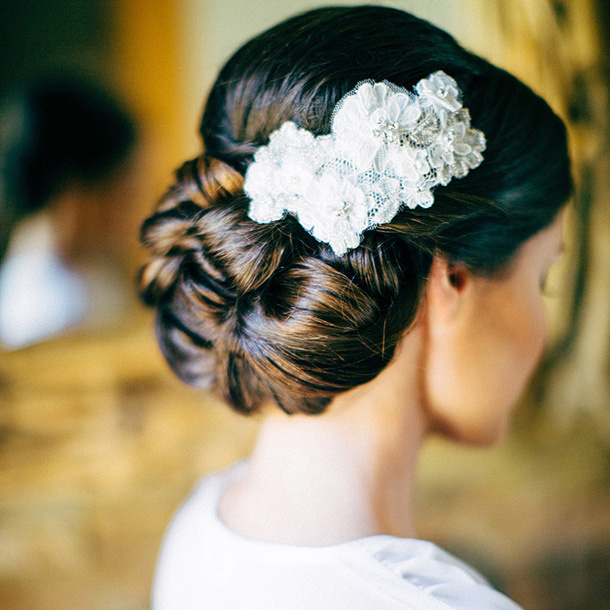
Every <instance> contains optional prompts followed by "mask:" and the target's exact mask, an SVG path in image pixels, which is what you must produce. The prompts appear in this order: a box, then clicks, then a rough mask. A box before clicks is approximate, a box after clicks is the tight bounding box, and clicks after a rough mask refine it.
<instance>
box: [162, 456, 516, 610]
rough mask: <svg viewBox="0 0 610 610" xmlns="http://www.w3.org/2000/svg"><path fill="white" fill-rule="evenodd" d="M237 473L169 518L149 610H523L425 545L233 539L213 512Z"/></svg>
mask: <svg viewBox="0 0 610 610" xmlns="http://www.w3.org/2000/svg"><path fill="white" fill-rule="evenodd" d="M244 467H245V464H244V463H240V464H238V465H236V466H234V467H232V468H231V469H230V470H228V471H226V472H223V473H218V474H213V475H210V476H208V477H206V478H205V479H203V480H202V481H201V482H200V483H199V485H198V486H197V488H196V489H195V491H194V493H193V494H192V495H191V497H190V498H189V499H188V500H187V501H186V502H185V504H184V505H183V506H182V508H181V509H180V510H179V511H178V513H177V514H176V516H175V517H174V519H173V521H172V523H171V525H170V527H169V530H168V532H167V534H166V537H165V541H164V543H163V548H162V550H161V555H160V558H159V563H158V566H157V574H156V579H155V584H154V591H153V609H154V610H195V609H197V610H199V609H206V610H207V609H209V610H242V609H243V610H257V609H261V610H263V609H264V610H334V609H341V610H343V609H345V610H372V609H375V610H378V609H379V610H394V609H396V610H398V609H399V608H400V609H402V610H404V609H413V610H447V609H449V608H452V609H459V610H520V606H518V605H517V604H515V603H514V602H512V601H510V600H509V599H508V598H507V597H505V596H504V595H502V594H501V593H498V592H497V591H495V590H494V589H492V588H491V587H490V586H489V585H488V584H487V582H486V581H485V580H484V579H483V577H482V576H481V575H480V574H478V573H477V572H476V571H475V570H473V569H472V568H471V567H469V566H467V565H466V564H464V563H463V562H461V561H459V560H458V559H456V558H455V557H453V556H452V555H450V554H449V553H447V552H445V551H443V550H442V549H440V548H439V547H437V546H436V545H434V544H432V543H431V542H426V541H423V540H414V539H407V538H397V537H394V536H381V535H380V536H370V537H367V538H362V539H359V540H354V541H351V542H346V543H342V544H336V545H332V546H323V547H306V546H296V545H287V544H276V543H268V542H257V541H253V540H248V539H246V538H243V537H242V536H239V535H238V534H236V533H235V532H233V531H232V530H230V529H229V528H228V527H227V526H226V525H225V524H224V523H223V522H222V521H221V520H220V518H219V517H218V514H217V507H218V503H219V500H220V498H221V496H222V493H223V491H224V490H225V489H226V488H227V487H228V486H229V485H230V484H231V483H232V482H233V481H235V480H237V479H238V478H239V477H240V476H241V474H242V473H243V471H244Z"/></svg>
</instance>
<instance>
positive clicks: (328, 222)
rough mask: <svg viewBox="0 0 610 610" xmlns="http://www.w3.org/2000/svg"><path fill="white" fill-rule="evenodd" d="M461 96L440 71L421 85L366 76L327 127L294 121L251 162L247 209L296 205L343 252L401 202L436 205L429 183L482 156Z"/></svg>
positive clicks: (305, 221) (262, 214)
mask: <svg viewBox="0 0 610 610" xmlns="http://www.w3.org/2000/svg"><path fill="white" fill-rule="evenodd" d="M459 98H460V91H459V89H458V86H457V83H456V82H455V80H454V79H453V78H451V77H450V76H448V75H447V74H445V73H444V72H442V71H438V72H434V73H433V74H431V75H430V76H429V77H428V78H424V79H422V80H420V81H419V82H418V83H417V85H416V86H415V93H410V92H409V91H407V90H406V89H404V88H402V87H398V86H396V85H394V84H392V83H389V82H387V81H383V82H381V83H376V82H373V81H363V82H361V83H358V85H357V86H356V87H355V88H354V89H352V90H351V91H350V92H349V93H347V94H346V95H345V96H344V97H343V98H341V100H340V101H339V103H338V104H337V106H336V107H335V110H334V112H333V116H332V121H331V133H330V134H329V135H323V136H314V135H313V134H312V133H311V132H309V131H307V130H306V129H301V128H300V127H297V125H295V123H293V122H291V121H287V122H286V123H284V124H283V125H282V126H281V127H280V128H279V129H277V130H276V131H274V132H272V133H271V135H270V138H269V143H268V144H267V145H266V146H261V147H260V148H259V149H258V151H257V152H256V153H255V155H254V160H253V161H252V163H251V164H250V166H249V167H248V170H247V172H246V177H245V182H244V191H245V193H246V194H247V195H248V196H249V197H250V199H251V203H250V208H249V212H248V215H249V216H250V218H251V219H252V220H255V221H256V222H259V223H268V222H273V221H276V220H280V219H281V218H282V217H283V216H284V215H285V214H286V213H289V214H293V215H294V216H296V218H297V219H298V221H299V223H300V224H301V225H302V226H303V227H304V228H305V229H306V230H307V231H308V232H309V233H311V234H312V235H313V236H314V237H315V238H316V239H317V240H318V241H321V242H325V243H328V244H330V247H331V248H332V249H333V251H334V252H335V254H337V255H339V256H341V255H343V254H345V252H347V251H348V250H350V249H352V248H355V247H357V246H358V244H360V241H361V240H362V233H363V232H364V231H366V230H367V229H370V228H373V227H375V226H378V225H382V224H385V223H388V222H390V221H391V220H392V219H393V218H394V216H395V215H396V213H397V212H398V210H399V209H400V208H401V206H403V205H406V206H407V207H409V208H415V207H417V206H421V207H423V208H427V207H430V206H431V205H432V204H433V203H434V197H433V195H432V191H431V189H432V188H434V187H435V186H438V185H439V184H442V185H446V184H448V183H449V182H450V180H452V179H453V178H462V177H464V176H465V175H466V174H468V172H469V171H470V170H471V169H473V168H475V167H477V166H478V165H480V163H481V162H482V160H483V156H482V154H481V153H482V151H484V150H485V136H484V135H483V133H482V132H481V131H479V130H477V129H473V128H471V127H470V114H469V112H468V109H466V108H463V107H462V103H461V101H460V99H459Z"/></svg>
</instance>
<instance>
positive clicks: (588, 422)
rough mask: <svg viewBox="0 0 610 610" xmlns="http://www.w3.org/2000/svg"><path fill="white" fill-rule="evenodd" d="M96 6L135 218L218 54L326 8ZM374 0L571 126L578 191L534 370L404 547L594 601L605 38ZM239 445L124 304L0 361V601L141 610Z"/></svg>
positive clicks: (569, 7) (607, 258) (543, 9)
mask: <svg viewBox="0 0 610 610" xmlns="http://www.w3.org/2000/svg"><path fill="white" fill-rule="evenodd" d="M101 4H104V6H108V7H109V13H108V15H109V22H108V24H109V25H108V28H109V29H108V36H107V37H106V38H105V40H106V43H105V44H106V45H107V47H104V48H105V49H106V51H105V53H106V54H105V55H104V58H105V59H104V61H103V62H101V63H99V62H98V63H99V65H101V66H102V67H101V68H100V67H99V65H98V63H96V62H94V61H92V62H91V63H90V64H88V66H89V68H90V69H91V70H98V71H99V73H100V74H103V75H104V76H105V77H106V78H107V79H108V81H109V82H111V83H114V84H115V86H116V88H117V89H118V90H119V91H120V93H121V94H122V96H123V97H124V98H125V99H126V100H127V101H128V102H129V103H130V104H131V106H132V107H133V108H134V109H135V110H136V112H137V113H138V116H139V117H140V119H141V122H142V126H143V146H144V149H143V150H144V151H145V153H144V155H145V158H146V162H147V168H148V169H147V176H148V179H147V181H146V185H145V186H143V187H142V189H143V190H142V191H141V192H140V197H139V198H138V200H137V201H136V202H134V206H135V207H136V208H137V209H136V210H135V211H136V212H138V210H140V211H139V212H138V213H140V214H141V215H143V214H144V208H146V207H148V206H149V202H150V200H152V199H153V198H154V196H155V195H156V194H158V193H159V192H160V191H161V190H162V188H163V185H164V184H166V182H167V180H168V177H169V174H170V170H171V169H172V168H173V167H175V166H176V165H177V164H178V163H179V162H180V161H182V160H183V159H185V158H187V157H188V156H189V155H193V154H196V153H197V139H196V137H195V135H194V134H195V132H196V124H197V122H198V115H199V113H200V110H201V105H202V100H203V96H204V93H205V91H206V90H207V89H208V88H209V86H210V84H211V79H212V78H213V75H214V73H215V71H216V69H217V68H218V67H219V65H220V63H221V62H222V61H223V60H224V59H225V58H226V57H227V55H228V54H230V53H231V51H232V50H233V49H234V48H235V47H236V46H237V45H238V44H240V43H241V42H243V41H245V40H246V39H247V38H248V37H249V36H251V35H252V34H254V33H256V32H258V31H260V30H262V29H264V28H266V27H267V26H269V25H271V24H272V23H274V22H277V21H278V20H280V19H281V18H283V17H285V16H288V15H290V14H293V13H295V12H298V11H301V10H304V9H306V8H311V7H313V6H320V5H324V4H330V3H324V2H317V3H306V2H293V1H285V0H284V1H281V0H274V1H270V0H250V1H248V2H246V1H245V0H223V1H222V2H214V1H212V0H208V1H207V2H204V1H197V0H154V1H151V2H149V3H146V4H145V5H143V4H142V3H141V2H139V0H114V1H113V2H112V3H101ZM332 4H339V3H338V2H333V3H332ZM342 4H353V3H350V2H344V3H342ZM388 4H392V5H394V6H398V7H402V8H405V9H410V10H412V11H413V12H415V13H416V14H418V15H420V16H423V17H426V18H429V19H430V20H432V21H434V22H435V23H438V24H439V25H441V26H443V27H445V28H446V29H448V30H449V31H450V32H452V33H453V34H454V35H456V36H457V38H458V39H459V40H460V41H461V42H462V43H464V44H465V45H466V46H468V47H470V48H471V49H473V50H475V51H477V52H479V53H481V54H482V55H484V56H486V57H488V58H490V59H492V60H493V61H494V62H496V63H498V64H500V65H501V66H504V67H506V68H508V69H509V70H510V71H512V72H514V73H516V74H517V75H519V76H520V77H522V78H523V79H524V80H525V81H526V82H527V83H528V84H530V85H531V86H532V87H533V88H534V89H535V90H536V91H538V92H540V93H541V94H543V95H544V96H545V97H547V98H548V99H549V101H550V102H551V104H552V105H553V107H554V108H555V109H556V110H557V112H559V113H560V114H562V116H564V117H566V118H568V119H569V122H570V133H571V138H572V145H573V149H574V157H575V174H576V177H577V181H578V185H579V194H578V197H577V202H576V207H575V208H574V211H573V212H572V217H571V218H572V220H571V223H570V227H569V229H568V234H567V236H566V239H567V243H568V246H569V252H568V255H567V256H566V258H565V261H564V263H563V265H562V266H561V268H560V269H559V270H558V273H557V278H556V279H555V280H554V282H553V284H554V290H555V291H556V292H557V295H558V296H557V298H555V299H553V300H552V301H550V303H549V309H550V321H551V327H552V342H551V349H550V351H549V355H548V357H547V360H546V363H545V365H544V366H543V367H542V370H541V373H540V374H539V375H538V376H537V378H536V380H535V382H534V383H533V385H532V389H531V391H530V392H529V395H528V397H527V398H526V400H525V401H524V404H523V406H522V408H521V409H520V411H519V413H518V414H517V417H516V422H515V430H514V433H513V434H512V435H511V437H510V438H509V439H508V441H507V442H506V443H505V444H504V445H503V446H501V447H499V448H497V449H494V450H492V451H480V450H473V449H465V448H459V447H454V446H451V445H449V444H447V443H444V442H441V441H438V440H436V441H433V442H431V443H430V445H429V446H428V448H427V449H426V451H425V454H424V458H423V461H422V469H421V485H420V490H419V494H418V498H417V506H418V514H419V523H420V533H421V535H422V536H424V537H429V538H431V539H433V540H435V541H437V542H440V543H441V544H444V545H445V546H447V547H448V548H450V549H451V550H454V551H456V552H458V553H459V554H461V556H463V557H464V558H466V559H468V560H471V561H472V562H473V563H475V564H476V565H477V566H478V567H479V568H481V569H482V570H483V571H484V572H485V573H486V574H487V575H488V576H489V577H490V578H492V579H493V580H494V582H496V583H497V584H498V585H499V586H502V587H503V588H504V589H505V590H507V591H508V592H509V593H510V594H511V595H513V596H515V597H516V598H517V599H518V600H519V601H520V602H521V603H522V604H524V605H525V607H527V608H534V609H543V610H544V609H552V608H562V609H587V608H590V609H593V608H595V609H602V608H608V607H610V604H609V602H608V600H609V599H610V585H609V584H608V583H610V477H609V474H610V472H609V464H610V462H609V459H608V458H609V454H610V422H609V418H610V416H609V412H610V411H609V410H608V398H609V396H610V392H609V388H608V383H609V365H610V362H609V359H608V357H609V354H608V347H609V346H610V342H609V335H610V328H609V325H608V323H609V321H610V316H609V315H608V303H609V302H610V274H609V273H608V272H607V269H608V266H609V264H610V246H609V244H610V240H609V236H610V222H609V215H608V203H607V202H608V201H609V200H610V198H609V197H610V192H609V191H610V188H609V186H610V185H609V182H610V179H609V176H610V172H609V171H608V170H609V169H610V168H609V167H608V152H607V151H608V141H609V139H608V124H607V108H608V80H607V73H608V61H607V56H606V54H605V48H604V44H605V40H606V39H607V35H608V32H607V31H605V30H604V29H603V28H604V25H603V24H604V22H603V20H602V19H600V16H599V15H598V14H596V13H595V10H596V8H599V7H598V3H596V2H594V0H564V1H559V0H556V1H553V2H551V1H550V0H511V1H510V2H507V1H506V0H434V1H432V0H428V1H426V0H420V1H413V2H408V1H407V0H405V1H403V2H394V3H388ZM599 6H602V3H601V2H600V3H599ZM607 19H608V15H607V14H606V20H607ZM606 23H607V21H606ZM23 27H26V26H25V25H24V26H23ZM32 36H33V34H32ZM30 38H31V36H30ZM33 61H34V60H33ZM82 61H83V62H84V61H85V60H82ZM579 219H580V220H584V221H586V224H582V223H580V222H579ZM122 231H123V232H125V231H127V229H125V228H122V227H117V238H119V237H120V236H121V232H122ZM124 238H125V239H127V238H128V236H127V235H124ZM134 243H135V242H134ZM578 254H580V255H581V256H580V258H579V256H578ZM139 256H140V255H139V254H138V253H137V252H136V251H135V250H134V253H133V259H134V261H133V262H134V265H135V263H136V262H137V259H138V257H139ZM575 305H578V307H577V308H576V307H575ZM255 432H256V422H255V421H252V420H247V419H244V418H241V417H237V416H234V415H232V414H231V413H229V411H228V410H227V409H226V408H225V407H224V406H223V405H221V404H219V403H218V401H217V400H215V399H214V398H213V397H212V396H210V395H207V394H201V393H199V392H196V391H194V390H191V389H188V388H184V387H182V386H181V385H180V384H179V383H178V382H177V381H175V380H174V379H173V378H172V377H171V376H170V374H169V373H168V372H167V370H166V368H165V365H164V364H163V362H162V361H161V358H160V356H159V355H158V352H157V350H156V347H155V345H154V338H153V336H152V332H151V328H150V317H149V316H148V314H146V313H143V312H142V311H141V310H139V309H134V312H133V314H132V315H131V316H130V317H128V318H126V319H125V320H124V321H122V324H121V325H120V327H119V328H118V329H116V328H115V329H114V330H113V331H112V332H104V333H91V332H88V333H84V332H80V333H73V334H72V335H69V336H66V337H63V338H60V339H57V340H53V341H50V342H48V343H46V344H43V345H39V346H34V347H32V348H28V349H25V350H22V351H20V352H15V353H4V354H3V353H0V607H2V608H5V607H6V608H15V609H22V608H23V609H26V608H27V609H33V610H38V609H47V608H49V609H51V608H52V609H55V608H95V609H98V608H99V609H104V610H106V609H134V610H135V609H143V608H146V607H148V595H149V589H150V583H151V580H152V575H153V568H154V561H155V557H156V554H157V551H158V545H159V543H160V540H161V536H162V532H163V529H164V528H165V526H166V524H167V521H168V519H169V517H170V515H171V513H172V512H173V511H174V510H175V508H176V506H177V505H178V504H179V502H180V501H181V500H182V499H183V498H184V496H185V495H186V494H187V493H188V490H189V489H190V488H191V486H192V485H193V483H194V481H195V480H197V478H198V477H200V476H201V475H202V474H203V473H205V472H207V471H209V470H211V469H215V468H219V467H222V466H223V465H225V464H228V463H230V462H231V461H233V460H235V459H237V458H239V457H241V456H243V455H245V454H246V453H247V451H248V448H249V447H250V445H251V442H252V440H253V438H254V434H255Z"/></svg>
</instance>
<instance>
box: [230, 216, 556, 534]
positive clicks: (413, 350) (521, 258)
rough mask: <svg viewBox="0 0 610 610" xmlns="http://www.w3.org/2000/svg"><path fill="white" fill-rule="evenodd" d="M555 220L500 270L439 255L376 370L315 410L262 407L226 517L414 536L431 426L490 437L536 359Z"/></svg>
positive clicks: (320, 530) (279, 529)
mask: <svg viewBox="0 0 610 610" xmlns="http://www.w3.org/2000/svg"><path fill="white" fill-rule="evenodd" d="M562 222H563V219H562V214H560V215H559V216H558V217H557V219H556V220H555V222H553V224H552V225H550V226H549V227H548V228H546V229H544V230H543V231H541V232H540V233H538V234H536V235H534V236H533V237H532V238H530V239H529V240H528V241H526V242H525V243H524V244H523V245H522V246H521V248H520V249H519V251H518V252H517V253H516V255H515V257H514V259H513V261H512V264H511V266H510V268H509V270H508V273H506V274H503V275H502V277H501V278H485V277H480V276H476V275H474V274H472V273H470V272H469V271H468V270H467V269H466V268H464V267H462V266H459V265H451V264H448V263H447V262H446V261H444V260H443V259H441V258H438V259H436V260H435V261H434V263H433V266H432V270H431V274H430V278H429V282H428V289H427V292H426V298H425V302H424V303H423V307H422V310H421V314H420V316H419V317H418V319H417V321H416V323H415V324H414V325H413V327H412V329H410V330H409V332H408V333H407V334H406V335H405V337H404V338H403V340H402V341H401V343H400V345H399V347H398V350H397V353H396V355H395V357H394V359H393V360H392V362H391V363H390V365H388V367H386V368H385V369H384V370H383V371H382V372H381V373H380V374H379V375H378V376H377V377H376V378H375V379H374V380H373V381H371V382H370V383H368V384H365V385H363V386H359V387H357V388H354V389H353V390H351V391H349V392H346V393H344V394H341V395H339V396H337V397H336V398H335V400H334V401H333V402H332V403H331V405H330V407H329V409H328V411H327V412H326V413H325V414H323V415H322V416H319V417H309V416H304V415H297V416H290V417H289V416H286V415H283V414H281V413H278V410H277V409H276V410H272V413H273V414H272V415H269V416H267V418H266V419H265V421H264V422H263V425H262V429H261V432H260V436H259V439H258V442H257V445H256V447H255V450H254V453H253V455H252V458H251V460H250V466H249V469H248V471H247V473H246V475H245V476H244V478H243V479H242V480H240V481H238V482H237V483H235V484H234V485H233V486H232V487H230V488H229V489H228V490H227V491H226V492H225V494H224V496H223V498H222V500H221V503H220V506H219V515H220V517H221V519H222V520H223V521H224V522H225V523H226V524H227V526H228V527H230V528H231V529H233V530H234V531H235V532H237V533H238V534H241V535H243V536H245V537H247V538H250V539H255V540H263V541H267V542H276V543H286V544H298V545H310V546H322V545H329V544H337V543H340V542H346V541H349V540H354V539H357V538H361V537H364V536H370V535H375V534H391V535H395V536H403V537H414V536H415V531H414V528H413V521H412V500H413V492H414V482H415V475H416V469H417V458H418V454H419V451H420V449H421V446H422V443H423V442H424V440H425V438H426V436H427V435H428V434H429V433H431V432H441V433H442V434H445V435H447V436H449V437H450V438H453V439H456V440H458V441H460V442H465V443H469V444H476V445H482V444H483V445H487V444H492V443H495V442H497V441H498V440H499V439H501V438H502V436H503V434H504V432H505V430H506V428H507V424H508V421H509V418H510V414H511V411H512V409H513V407H514V404H515V402H516V400H517V398H518V397H519V395H520V394H521V392H522V391H523V389H524V387H525V384H526V383H527V380H528V379H529V377H530V375H531V373H532V371H533V369H534V368H535V366H536V364H537V362H538V360H539V359H540V356H541V353H542V350H543V346H544V340H545V320H544V302H543V295H542V287H543V284H544V278H545V276H546V274H547V273H548V270H549V268H550V267H551V266H552V264H553V262H554V261H555V260H556V259H557V257H558V255H559V253H560V251H561V231H562Z"/></svg>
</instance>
